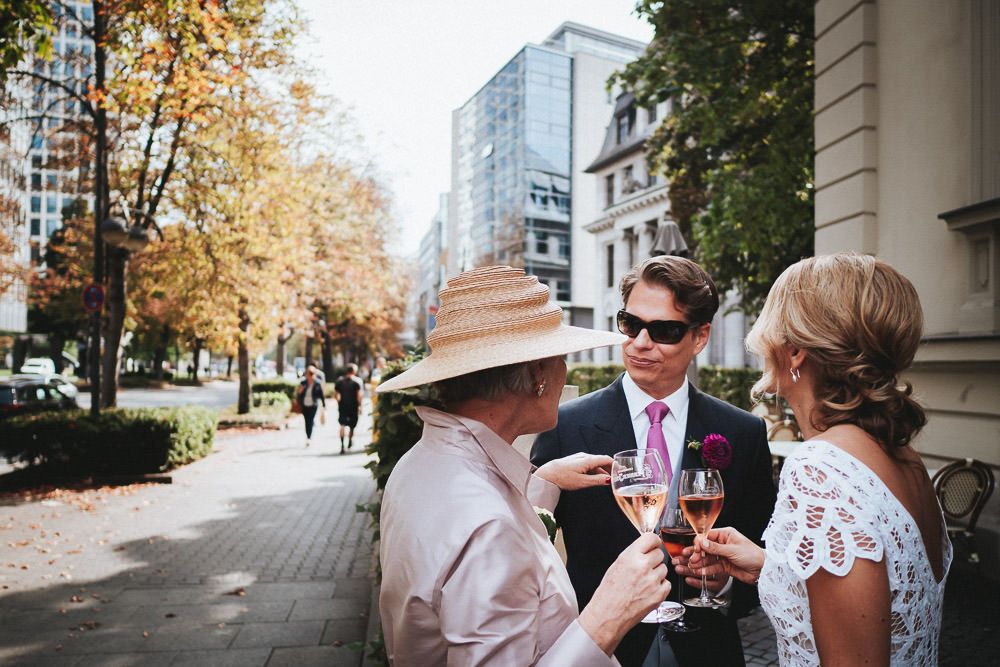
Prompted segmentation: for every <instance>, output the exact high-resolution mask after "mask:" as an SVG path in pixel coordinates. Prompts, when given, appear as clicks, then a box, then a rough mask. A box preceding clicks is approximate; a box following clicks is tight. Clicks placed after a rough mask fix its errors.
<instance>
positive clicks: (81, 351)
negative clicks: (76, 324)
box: [76, 341, 90, 380]
mask: <svg viewBox="0 0 1000 667" xmlns="http://www.w3.org/2000/svg"><path fill="white" fill-rule="evenodd" d="M76 352H77V357H76V360H77V364H78V365H77V367H76V377H77V379H78V380H82V379H84V378H88V377H90V373H89V370H90V369H89V368H88V367H87V361H88V360H89V359H90V348H89V347H88V346H87V342H83V343H81V342H80V341H77V342H76Z"/></svg>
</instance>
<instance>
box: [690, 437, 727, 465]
mask: <svg viewBox="0 0 1000 667" xmlns="http://www.w3.org/2000/svg"><path fill="white" fill-rule="evenodd" d="M688 449H693V450H694V451H696V452H698V454H699V455H700V456H701V462H702V464H703V465H704V466H705V467H706V468H715V469H716V470H719V471H722V470H725V469H726V468H728V467H729V464H730V463H732V462H733V446H732V445H730V444H729V441H728V440H726V438H725V436H722V435H719V434H718V433H709V434H708V435H706V436H705V439H704V440H702V441H701V442H699V441H698V440H692V441H691V442H689V443H688Z"/></svg>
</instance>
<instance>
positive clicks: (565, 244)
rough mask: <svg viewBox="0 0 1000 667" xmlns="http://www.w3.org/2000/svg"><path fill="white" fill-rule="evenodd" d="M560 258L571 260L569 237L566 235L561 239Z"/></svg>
mask: <svg viewBox="0 0 1000 667" xmlns="http://www.w3.org/2000/svg"><path fill="white" fill-rule="evenodd" d="M559 256H560V257H562V258H563V259H569V236H567V235H565V234H563V235H561V236H560V237H559Z"/></svg>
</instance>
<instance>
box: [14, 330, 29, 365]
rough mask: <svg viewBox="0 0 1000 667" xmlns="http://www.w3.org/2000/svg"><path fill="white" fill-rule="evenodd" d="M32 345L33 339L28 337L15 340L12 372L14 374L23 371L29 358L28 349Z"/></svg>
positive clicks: (19, 337)
mask: <svg viewBox="0 0 1000 667" xmlns="http://www.w3.org/2000/svg"><path fill="white" fill-rule="evenodd" d="M30 345H31V339H30V338H28V337H27V336H18V337H17V338H15V339H14V352H13V354H12V355H11V357H12V359H11V364H10V370H11V372H12V373H17V372H19V371H20V370H21V366H23V365H24V360H25V359H27V358H28V348H29V346H30Z"/></svg>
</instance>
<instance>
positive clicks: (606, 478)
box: [535, 452, 612, 491]
mask: <svg viewBox="0 0 1000 667" xmlns="http://www.w3.org/2000/svg"><path fill="white" fill-rule="evenodd" d="M611 461H612V459H611V457H610V456H598V455H596V454H584V453H583V452H579V453H576V454H572V455H570V456H564V457H563V458H561V459H553V460H551V461H549V462H548V463H546V464H545V465H543V466H542V467H541V468H539V469H538V470H536V471H535V474H536V475H538V476H539V477H541V478H542V479H544V480H545V481H546V482H552V483H553V484H555V485H556V486H558V487H559V488H560V489H562V490H563V491H576V490H577V489H586V488H588V487H591V486H607V485H608V484H611V474H610V472H609V470H610V469H611Z"/></svg>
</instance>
